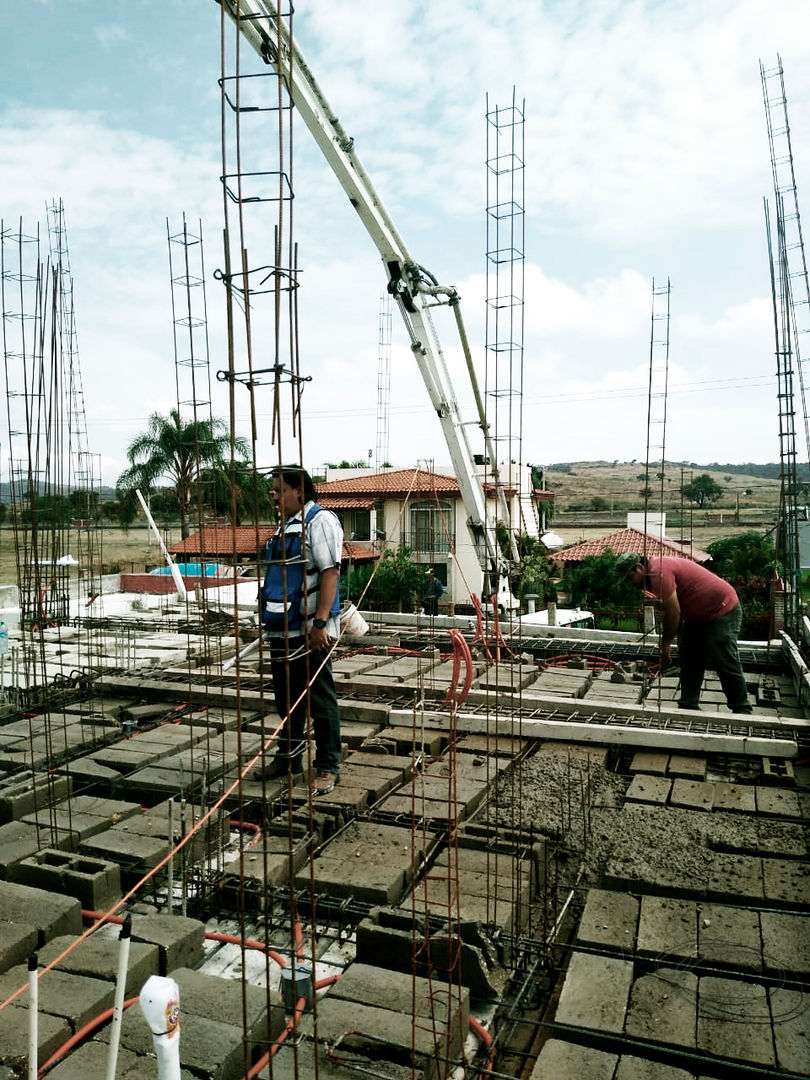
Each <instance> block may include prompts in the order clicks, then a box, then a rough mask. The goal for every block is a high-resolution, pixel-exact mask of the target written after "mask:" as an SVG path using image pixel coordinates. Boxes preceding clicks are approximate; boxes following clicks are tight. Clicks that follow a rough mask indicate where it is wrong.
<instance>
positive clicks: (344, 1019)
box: [301, 990, 467, 1080]
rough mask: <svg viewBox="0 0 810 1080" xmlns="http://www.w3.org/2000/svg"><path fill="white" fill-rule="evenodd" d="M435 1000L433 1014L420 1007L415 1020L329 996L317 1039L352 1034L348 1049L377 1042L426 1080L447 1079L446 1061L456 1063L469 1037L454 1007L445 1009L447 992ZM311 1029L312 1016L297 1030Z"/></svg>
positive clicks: (437, 994) (320, 1015)
mask: <svg viewBox="0 0 810 1080" xmlns="http://www.w3.org/2000/svg"><path fill="white" fill-rule="evenodd" d="M434 998H435V1002H434V1004H435V1014H434V1011H433V1010H429V1009H428V1008H423V1009H422V1010H421V1011H419V1012H418V1014H417V1016H416V1017H414V1016H413V1015H412V1014H411V1013H410V1012H407V1013H404V1012H394V1011H392V1010H390V1009H380V1008H376V1007H375V1006H372V1005H364V1004H360V1003H358V1002H356V1001H344V1000H342V999H340V998H338V997H333V996H332V995H331V994H327V995H326V997H324V998H322V999H321V1001H320V1003H319V1005H318V1038H319V1039H326V1040H328V1041H334V1040H335V1039H338V1038H340V1037H341V1036H343V1035H344V1034H345V1033H346V1032H348V1031H350V1032H352V1044H353V1045H357V1044H360V1045H363V1037H364V1036H365V1039H366V1040H367V1043H366V1045H367V1046H368V1047H369V1048H373V1047H374V1046H375V1045H376V1046H377V1047H380V1043H382V1052H383V1053H385V1048H386V1047H395V1048H398V1050H399V1052H400V1053H399V1060H400V1061H402V1055H405V1057H406V1060H407V1059H408V1058H410V1060H411V1062H412V1064H414V1065H415V1066H416V1067H417V1068H418V1069H421V1070H422V1071H423V1072H424V1075H425V1080H436V1078H437V1077H438V1076H440V1075H441V1076H444V1075H446V1072H447V1066H446V1065H445V1062H446V1061H448V1060H449V1061H456V1060H459V1048H460V1043H461V1041H462V1040H463V1038H465V1037H466V1034H467V1033H466V1030H464V1031H462V1029H461V1025H460V1018H459V1016H458V1015H457V1014H456V1013H457V1004H456V1003H451V1004H450V1005H448V1003H447V1001H446V999H445V998H446V991H442V990H437V991H436V992H435V994H434ZM448 1011H450V1021H449V1022H448V1019H447V1012H448ZM310 1025H311V1017H310V1016H305V1017H304V1019H303V1021H302V1024H301V1027H302V1028H303V1029H304V1030H305V1031H306V1030H309V1028H310ZM378 1052H379V1051H378Z"/></svg>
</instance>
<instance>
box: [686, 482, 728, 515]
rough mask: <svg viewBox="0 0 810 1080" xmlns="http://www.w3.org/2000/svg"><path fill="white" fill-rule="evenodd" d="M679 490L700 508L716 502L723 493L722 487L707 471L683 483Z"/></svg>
mask: <svg viewBox="0 0 810 1080" xmlns="http://www.w3.org/2000/svg"><path fill="white" fill-rule="evenodd" d="M681 491H682V492H683V494H684V495H685V496H686V498H687V499H688V500H689V501H690V502H693V503H694V504H695V505H696V506H699V507H700V508H701V509H703V507H705V506H711V504H712V503H715V502H717V500H718V499H719V498H720V496H721V495H722V494H723V488H722V487H721V486H720V484H718V483H717V481H716V480H714V479H713V478H712V477H711V476H709V474H708V473H701V474H700V476H696V477H695V478H694V480H691V481H690V482H689V483H688V484H684V485H683V487H682V488H681Z"/></svg>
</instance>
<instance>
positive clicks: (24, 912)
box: [0, 881, 82, 947]
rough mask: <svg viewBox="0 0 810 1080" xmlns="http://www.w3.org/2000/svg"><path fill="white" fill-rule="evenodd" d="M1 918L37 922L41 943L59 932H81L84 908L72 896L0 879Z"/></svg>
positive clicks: (27, 922)
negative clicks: (0, 880)
mask: <svg viewBox="0 0 810 1080" xmlns="http://www.w3.org/2000/svg"><path fill="white" fill-rule="evenodd" d="M0 920H3V921H6V922H20V923H26V924H29V925H31V926H34V927H35V928H36V930H37V933H38V934H39V942H38V944H39V946H40V947H41V946H42V945H44V944H45V943H46V942H47V941H50V940H51V938H54V937H57V936H58V935H59V934H76V935H78V934H80V933H81V931H82V908H81V904H80V903H79V901H78V900H76V899H74V898H73V897H72V896H59V895H57V894H55V893H48V892H44V891H43V890H42V889H31V888H29V887H28V886H27V885H17V884H14V883H13V882H10V881H2V882H0Z"/></svg>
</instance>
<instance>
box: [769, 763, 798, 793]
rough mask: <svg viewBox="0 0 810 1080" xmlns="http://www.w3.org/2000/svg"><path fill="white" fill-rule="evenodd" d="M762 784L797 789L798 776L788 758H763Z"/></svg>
mask: <svg viewBox="0 0 810 1080" xmlns="http://www.w3.org/2000/svg"><path fill="white" fill-rule="evenodd" d="M762 783H763V784H774V785H776V786H777V787H788V786H789V787H795V785H796V774H795V772H794V771H793V765H792V764H791V763H790V761H788V759H787V758H769V757H765V758H763V759H762Z"/></svg>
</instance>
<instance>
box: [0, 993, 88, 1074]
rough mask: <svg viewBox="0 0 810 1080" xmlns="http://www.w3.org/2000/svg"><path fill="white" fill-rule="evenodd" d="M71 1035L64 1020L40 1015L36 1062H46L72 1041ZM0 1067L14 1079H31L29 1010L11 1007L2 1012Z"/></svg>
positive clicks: (0, 1017) (0, 1014)
mask: <svg viewBox="0 0 810 1080" xmlns="http://www.w3.org/2000/svg"><path fill="white" fill-rule="evenodd" d="M71 1034H72V1032H71V1030H70V1025H69V1024H68V1022H67V1020H65V1019H64V1018H63V1017H61V1016H51V1015H49V1014H48V1013H45V1012H43V1013H41V1014H40V1018H39V1028H38V1031H37V1060H38V1061H42V1062H45V1061H47V1060H48V1058H49V1057H50V1056H51V1055H52V1054H55V1053H56V1051H57V1050H58V1049H59V1048H60V1047H61V1046H62V1045H63V1044H64V1043H65V1042H67V1040H68V1039H69V1038H70V1036H71ZM0 1064H3V1065H8V1066H9V1068H11V1069H13V1070H14V1074H15V1076H27V1075H28V1009H26V1008H23V1007H22V1006H19V1007H18V1006H17V1005H16V1003H15V1004H14V1005H9V1006H8V1007H7V1008H5V1009H3V1011H2V1012H0Z"/></svg>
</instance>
